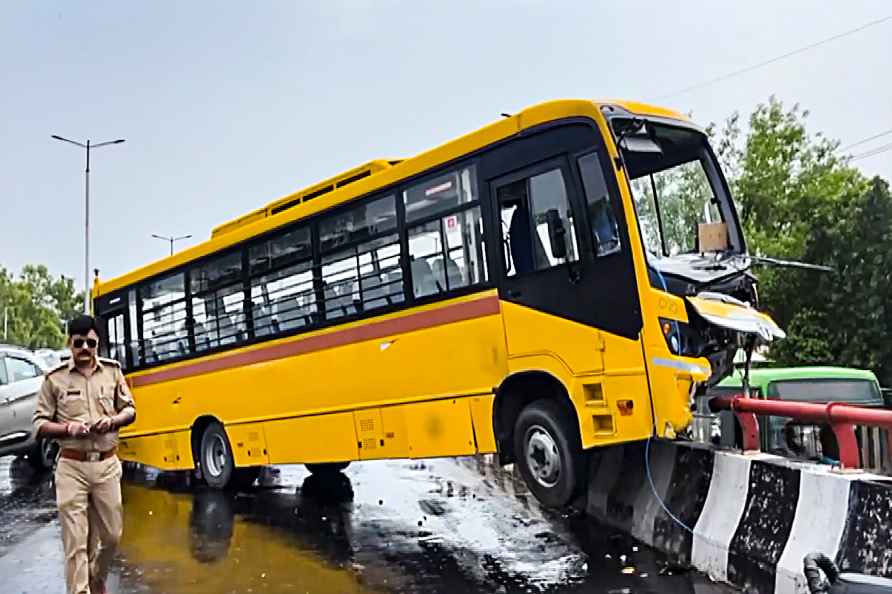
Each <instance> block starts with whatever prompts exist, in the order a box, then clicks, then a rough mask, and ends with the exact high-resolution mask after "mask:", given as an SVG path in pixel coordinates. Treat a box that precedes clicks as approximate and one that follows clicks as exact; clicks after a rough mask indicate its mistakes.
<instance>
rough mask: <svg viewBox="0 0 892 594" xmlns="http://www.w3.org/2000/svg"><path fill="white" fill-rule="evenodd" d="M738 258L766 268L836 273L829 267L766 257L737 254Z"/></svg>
mask: <svg viewBox="0 0 892 594" xmlns="http://www.w3.org/2000/svg"><path fill="white" fill-rule="evenodd" d="M738 257H741V258H749V259H750V260H752V261H753V263H754V264H762V265H766V266H778V267H782V268H799V269H802V270H817V271H819V272H836V269H834V268H831V267H830V266H822V265H820V264H809V263H808V262H799V261H797V260H781V259H780V258H769V257H768V256H751V255H743V254H739V255H738Z"/></svg>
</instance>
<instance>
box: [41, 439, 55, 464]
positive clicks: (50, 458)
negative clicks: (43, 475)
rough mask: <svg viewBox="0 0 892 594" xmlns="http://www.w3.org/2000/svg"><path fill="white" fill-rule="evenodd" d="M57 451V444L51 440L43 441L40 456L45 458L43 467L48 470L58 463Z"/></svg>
mask: <svg viewBox="0 0 892 594" xmlns="http://www.w3.org/2000/svg"><path fill="white" fill-rule="evenodd" d="M55 449H56V448H55V444H54V443H53V442H52V441H51V440H49V439H45V440H43V442H41V444H40V455H41V457H42V458H43V465H44V466H46V467H47V468H50V467H51V466H52V465H53V462H55V461H56V452H55Z"/></svg>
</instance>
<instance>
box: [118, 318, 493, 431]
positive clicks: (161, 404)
mask: <svg viewBox="0 0 892 594" xmlns="http://www.w3.org/2000/svg"><path fill="white" fill-rule="evenodd" d="M344 331H345V330H341V329H335V330H333V331H332V332H330V333H327V334H334V335H336V334H337V333H339V332H344ZM297 340H298V341H300V340H304V339H303V338H300V339H297ZM334 340H336V337H335V339H334ZM506 369H507V363H506V356H505V341H504V334H503V330H502V324H501V318H500V316H499V315H498V314H492V315H485V316H481V317H477V318H472V319H468V320H463V321H458V322H452V323H445V324H441V325H436V326H432V327H428V328H422V329H418V330H412V331H409V332H403V333H396V334H391V335H387V336H382V337H380V338H374V339H370V340H363V341H359V342H352V343H348V344H343V345H335V346H332V347H330V348H325V349H322V350H315V351H312V352H308V353H303V354H298V355H294V356H290V357H286V358H281V359H274V360H270V361H265V362H262V363H254V364H250V365H245V366H241V367H232V368H229V369H224V370H219V371H213V372H210V373H204V374H201V375H195V376H190V377H185V378H182V379H177V380H170V381H166V382H162V383H158V384H150V385H147V386H143V387H140V388H138V389H137V407H138V408H139V410H140V411H143V410H145V415H144V416H143V413H142V412H140V418H139V420H138V421H137V423H138V424H139V426H134V428H133V429H132V431H134V432H136V431H139V430H140V429H141V428H142V427H145V428H146V429H149V428H152V429H156V428H160V427H166V426H170V425H174V424H178V425H179V426H180V428H182V427H184V426H189V425H191V423H192V422H193V421H194V419H196V418H198V417H200V416H202V415H213V416H215V417H217V418H218V419H220V420H221V421H223V423H224V424H230V423H233V422H238V421H261V420H263V419H264V418H270V417H274V418H282V417H287V416H299V415H307V414H319V413H325V412H337V411H347V410H354V409H357V408H364V407H375V406H384V405H389V404H403V403H405V402H406V401H407V400H410V401H411V400H418V401H422V400H431V399H435V398H445V397H455V396H467V395H472V394H473V395H480V394H489V393H492V389H493V386H497V385H499V383H501V381H502V379H503V378H504V375H505V371H506ZM177 399H179V400H180V402H179V404H176V405H173V406H171V403H172V402H174V401H175V400H177ZM158 409H163V410H158ZM267 437H268V439H270V438H269V436H267Z"/></svg>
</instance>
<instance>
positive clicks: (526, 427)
mask: <svg viewBox="0 0 892 594" xmlns="http://www.w3.org/2000/svg"><path fill="white" fill-rule="evenodd" d="M574 421H575V420H574V419H572V418H571V415H570V414H569V413H568V412H567V411H566V410H565V409H564V408H563V407H562V406H560V404H559V403H557V402H555V401H554V400H545V399H543V400H536V401H535V402H532V403H530V404H529V405H527V406H526V407H525V408H524V409H523V410H522V411H521V412H520V415H519V416H518V417H517V422H516V423H515V425H514V454H515V465H516V466H517V467H518V468H519V469H520V474H521V475H522V476H523V479H524V482H526V484H527V487H528V488H529V490H530V491H531V492H532V493H533V495H535V496H536V499H538V500H539V501H540V502H542V503H543V504H544V505H546V506H548V507H562V506H564V505H567V504H568V503H570V501H571V500H572V499H573V497H574V495H576V492H577V488H578V487H579V486H580V484H581V483H582V480H583V475H584V473H583V465H584V464H583V456H582V448H581V446H580V443H579V437H578V432H577V431H576V428H575V422H574Z"/></svg>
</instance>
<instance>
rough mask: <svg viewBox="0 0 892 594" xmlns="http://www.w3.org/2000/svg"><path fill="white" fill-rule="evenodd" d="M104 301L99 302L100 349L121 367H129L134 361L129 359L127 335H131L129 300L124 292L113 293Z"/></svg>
mask: <svg viewBox="0 0 892 594" xmlns="http://www.w3.org/2000/svg"><path fill="white" fill-rule="evenodd" d="M103 301H104V303H101V304H97V305H98V306H99V307H97V310H98V312H97V313H98V317H99V319H100V330H101V332H102V336H101V337H100V338H101V340H100V343H101V344H100V349H101V351H102V355H103V356H104V357H108V358H110V359H114V360H116V361H117V362H118V363H120V364H121V367H123V368H124V369H128V368H129V367H131V366H133V364H134V361H130V360H128V350H129V349H128V348H127V337H128V336H131V329H130V317H129V316H128V315H127V300H126V299H125V296H124V295H123V294H121V295H112V296H111V297H110V298H109V299H107V300H103Z"/></svg>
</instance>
